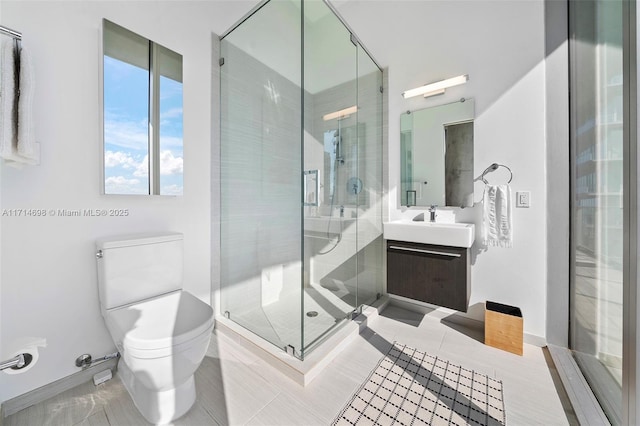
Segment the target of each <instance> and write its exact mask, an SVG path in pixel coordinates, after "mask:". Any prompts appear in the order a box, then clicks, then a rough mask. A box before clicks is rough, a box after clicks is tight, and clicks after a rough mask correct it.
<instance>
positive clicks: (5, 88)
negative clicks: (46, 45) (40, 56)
mask: <svg viewBox="0 0 640 426" xmlns="http://www.w3.org/2000/svg"><path fill="white" fill-rule="evenodd" d="M15 66H16V61H15V56H14V46H13V41H12V40H6V41H5V42H4V43H2V50H1V52H0V157H2V158H4V159H6V160H13V155H14V153H13V146H14V145H16V146H17V140H16V137H17V132H16V130H17V121H16V113H17V110H16V108H15V107H16V105H15V100H16V97H15V91H16V87H15V78H16V76H15Z"/></svg>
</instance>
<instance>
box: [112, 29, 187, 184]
mask: <svg viewBox="0 0 640 426" xmlns="http://www.w3.org/2000/svg"><path fill="white" fill-rule="evenodd" d="M102 29H103V31H102V42H103V57H102V59H103V62H102V63H103V68H102V82H103V86H102V89H103V123H102V124H103V135H102V136H103V167H104V168H103V172H104V173H103V177H104V181H103V182H102V183H103V190H104V193H105V194H151V195H182V190H183V143H182V56H181V55H180V54H178V53H176V52H174V51H172V50H169V49H167V48H166V47H163V46H161V45H159V44H157V43H154V42H153V41H151V40H148V39H146V38H144V37H142V36H139V35H138V34H135V33H133V32H131V31H129V30H127V29H126V28H123V27H121V26H119V25H116V24H114V23H113V22H110V21H108V20H106V19H105V20H103V27H102Z"/></svg>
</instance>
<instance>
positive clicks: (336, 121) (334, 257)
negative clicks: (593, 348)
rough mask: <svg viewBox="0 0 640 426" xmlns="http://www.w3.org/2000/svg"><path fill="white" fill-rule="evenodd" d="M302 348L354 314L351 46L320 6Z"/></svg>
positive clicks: (310, 65) (313, 64)
mask: <svg viewBox="0 0 640 426" xmlns="http://www.w3.org/2000/svg"><path fill="white" fill-rule="evenodd" d="M303 19H304V136H303V140H304V166H303V169H304V171H305V172H304V173H305V176H309V174H312V175H313V174H315V175H316V176H317V185H316V187H313V185H311V187H310V186H309V185H305V192H304V194H303V199H304V207H303V210H304V212H303V214H304V250H303V252H304V256H303V257H304V283H303V286H304V290H303V306H304V318H303V321H304V330H303V338H304V348H305V350H308V349H309V348H311V347H312V346H313V345H314V343H317V342H318V341H320V340H321V338H322V337H324V336H325V335H326V334H327V333H328V332H329V331H330V330H332V329H333V328H334V327H335V326H336V325H338V324H340V323H341V322H342V321H344V320H345V319H346V318H348V317H350V315H351V313H352V312H353V311H354V310H355V308H356V307H357V278H358V277H357V271H358V270H357V256H356V252H357V237H358V233H357V223H358V197H359V191H358V192H354V191H353V183H354V182H356V180H357V179H358V176H359V175H358V172H359V157H358V151H359V140H358V135H359V123H358V104H357V69H356V53H357V49H356V46H355V44H353V43H352V41H351V34H350V32H349V31H348V30H347V29H346V28H345V26H344V25H343V24H342V22H341V21H340V20H339V19H338V18H337V17H336V15H335V14H334V13H333V12H332V11H331V10H330V9H329V7H328V6H327V5H326V4H325V3H324V2H312V1H305V2H304V18H303ZM314 193H315V195H312V194H314Z"/></svg>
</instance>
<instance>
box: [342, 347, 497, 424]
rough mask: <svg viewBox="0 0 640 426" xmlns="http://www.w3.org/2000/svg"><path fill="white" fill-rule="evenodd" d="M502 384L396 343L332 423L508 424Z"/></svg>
mask: <svg viewBox="0 0 640 426" xmlns="http://www.w3.org/2000/svg"><path fill="white" fill-rule="evenodd" d="M505 421H506V419H505V412H504V402H503V400H502V382H501V381H499V380H495V379H492V378H491V377H488V376H486V375H484V374H479V373H476V372H475V371H473V370H469V369H467V368H464V367H461V366H459V365H454V364H451V363H449V362H448V361H446V360H443V359H440V358H438V357H436V356H432V355H429V354H427V353H425V352H422V351H419V350H416V349H413V348H409V347H407V346H405V345H401V344H398V343H397V342H396V343H394V344H393V346H392V347H391V349H390V350H389V352H388V353H387V354H386V355H385V356H384V357H383V358H382V360H380V362H379V363H378V366H377V367H376V368H374V370H373V371H372V372H371V374H370V375H369V378H368V379H367V381H365V383H364V384H363V385H362V386H361V387H360V389H358V390H357V391H356V393H355V395H354V396H353V398H351V400H350V401H349V402H348V403H347V405H346V407H345V408H344V409H343V410H342V411H341V412H340V414H339V415H338V417H337V418H336V420H334V422H333V424H334V425H337V426H344V425H359V426H360V425H396V426H400V425H405V426H417V425H473V426H478V425H487V426H498V425H504V424H505Z"/></svg>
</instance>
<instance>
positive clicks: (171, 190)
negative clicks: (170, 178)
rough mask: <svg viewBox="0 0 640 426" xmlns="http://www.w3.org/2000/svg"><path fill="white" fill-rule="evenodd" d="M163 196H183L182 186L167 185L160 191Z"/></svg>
mask: <svg viewBox="0 0 640 426" xmlns="http://www.w3.org/2000/svg"><path fill="white" fill-rule="evenodd" d="M160 193H161V194H162V195H182V186H181V185H166V186H163V187H162V190H161V191H160Z"/></svg>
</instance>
